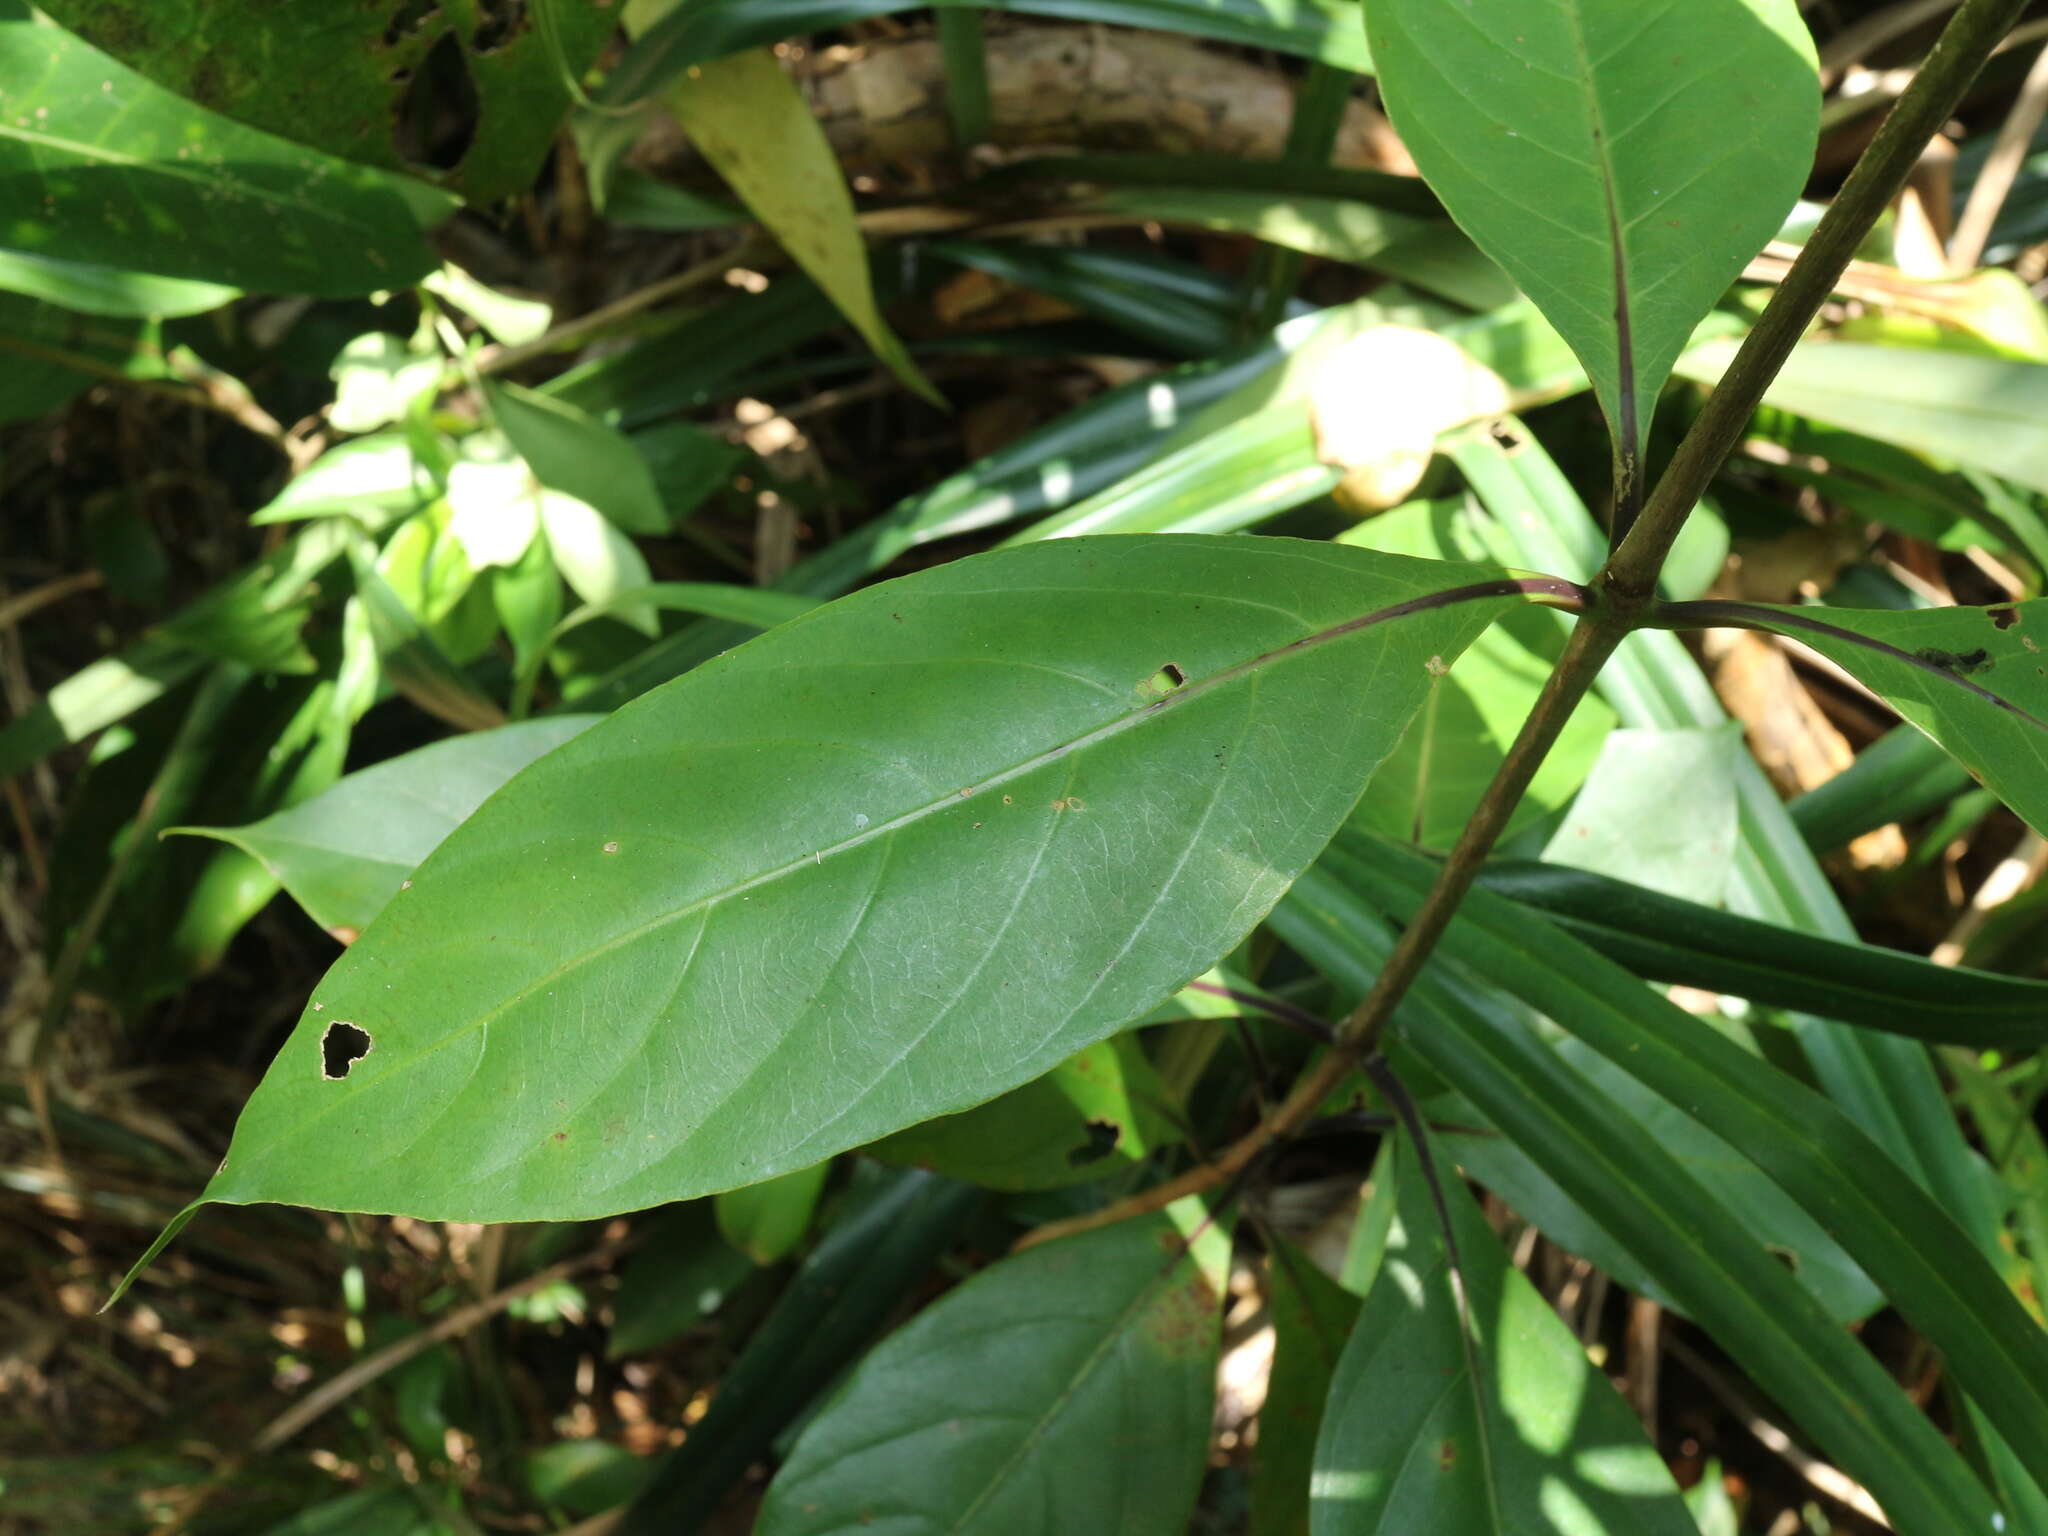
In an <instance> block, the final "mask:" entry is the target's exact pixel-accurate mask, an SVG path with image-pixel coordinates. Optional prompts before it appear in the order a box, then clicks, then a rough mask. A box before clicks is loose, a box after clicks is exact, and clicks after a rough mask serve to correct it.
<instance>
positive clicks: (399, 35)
mask: <svg viewBox="0 0 2048 1536" xmlns="http://www.w3.org/2000/svg"><path fill="white" fill-rule="evenodd" d="M440 9H441V0H403V3H402V4H400V5H399V6H397V7H396V8H395V9H393V11H392V12H391V20H390V21H388V22H386V23H385V25H384V46H385V47H386V48H395V47H397V46H398V44H399V43H400V42H401V41H403V40H404V39H405V38H408V37H410V36H412V34H413V33H415V32H417V31H419V29H420V28H421V27H423V26H425V25H426V23H427V22H428V20H429V19H431V18H432V17H433V15H434V13H435V12H436V11H438V10H440Z"/></svg>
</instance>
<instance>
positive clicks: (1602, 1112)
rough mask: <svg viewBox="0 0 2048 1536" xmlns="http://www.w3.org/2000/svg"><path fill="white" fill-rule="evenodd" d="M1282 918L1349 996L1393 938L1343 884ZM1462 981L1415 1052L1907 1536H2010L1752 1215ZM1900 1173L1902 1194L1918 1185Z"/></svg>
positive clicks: (1429, 1010)
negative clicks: (1766, 1243)
mask: <svg viewBox="0 0 2048 1536" xmlns="http://www.w3.org/2000/svg"><path fill="white" fill-rule="evenodd" d="M1305 885H1306V882H1304V886H1305ZM1280 911H1281V912H1282V913H1284V914H1286V915H1287V917H1288V918H1289V919H1290V922H1289V927H1288V930H1287V933H1286V936H1287V938H1288V941H1289V942H1290V943H1291V944H1293V945H1294V946H1295V947H1296V948H1297V949H1302V950H1303V951H1304V952H1305V953H1308V954H1309V955H1310V956H1311V958H1313V959H1314V960H1315V962H1316V964H1317V965H1318V966H1319V967H1320V968H1321V969H1323V970H1324V971H1325V972H1326V973H1327V974H1329V975H1330V976H1331V977H1332V979H1334V980H1336V981H1338V982H1339V984H1340V985H1341V986H1342V988H1343V989H1344V990H1345V991H1346V992H1348V993H1351V994H1353V995H1362V994H1363V992H1364V990H1365V988H1366V987H1367V986H1369V985H1370V984H1371V981H1372V978H1373V976H1374V975H1376V974H1377V972H1378V970H1379V967H1380V965H1381V964H1382V963H1383V961H1384V959H1385V956H1386V952H1387V951H1388V949H1390V948H1391V947H1392V944H1393V936H1392V932H1391V930H1390V929H1389V928H1388V927H1387V926H1386V925H1385V924H1384V923H1382V922H1380V921H1379V920H1378V919H1377V918H1376V917H1375V915H1374V913H1373V911H1372V909H1371V908H1370V907H1369V906H1367V904H1366V903H1365V902H1364V901H1362V900H1360V899H1359V898H1358V897H1357V896H1355V895H1354V894H1352V893H1351V892H1348V891H1345V890H1342V889H1341V888H1338V887H1337V886H1336V885H1335V883H1334V882H1330V881H1322V882H1318V883H1317V885H1316V887H1315V889H1314V890H1313V891H1310V890H1307V889H1304V888H1303V887H1297V888H1296V889H1295V890H1294V891H1292V892H1290V893H1289V895H1288V897H1287V900H1286V902H1285V903H1283V905H1282V907H1281V909H1280ZM1451 931H1452V935H1453V936H1455V935H1456V933H1457V927H1456V925H1453V928H1452V930H1451ZM1525 931H1526V930H1525ZM1592 963H1598V962H1597V961H1596V962H1592ZM1453 974H1454V973H1447V972H1446V971H1445V970H1444V969H1442V968H1439V969H1437V970H1435V971H1433V972H1432V973H1430V974H1429V975H1428V976H1427V977H1425V979H1424V980H1423V982H1422V983H1420V984H1419V985H1418V986H1417V987H1416V989H1415V991H1413V992H1412V993H1410V995H1409V999H1408V1001H1407V1003H1406V1004H1405V1005H1404V1008H1403V1013H1402V1016H1401V1035H1402V1039H1403V1040H1404V1042H1405V1043H1406V1047H1407V1049H1408V1050H1411V1051H1413V1052H1414V1053H1415V1054H1416V1055H1417V1056H1419V1057H1420V1058H1421V1059H1422V1060H1423V1061H1424V1062H1425V1063H1426V1064H1427V1065H1428V1066H1429V1067H1430V1068H1431V1069H1432V1070H1434V1071H1435V1072H1436V1073H1437V1074H1438V1075H1439V1076H1440V1077H1442V1078H1443V1079H1444V1080H1445V1081H1446V1082H1447V1083H1449V1084H1450V1085H1451V1086H1452V1087H1454V1088H1456V1089H1457V1090H1458V1091H1459V1092H1460V1093H1462V1094H1464V1095H1465V1096H1466V1097H1467V1098H1469V1099H1470V1100H1471V1101H1472V1102H1473V1103H1474V1104H1476V1105H1477V1106H1478V1107H1479V1109H1480V1110H1481V1112H1482V1113H1484V1114H1485V1115H1486V1116H1487V1117H1488V1119H1490V1120H1491V1121H1492V1122H1493V1123H1494V1124H1495V1125H1497V1126H1498V1127H1499V1128H1500V1129H1501V1131H1502V1133H1503V1134H1504V1135H1506V1136H1508V1137H1509V1138H1510V1139H1512V1140H1513V1141H1514V1143H1515V1145H1516V1146H1518V1147H1520V1148H1521V1149H1522V1150H1523V1151H1524V1152H1526V1153H1527V1154H1528V1155H1529V1157H1530V1158H1531V1159H1532V1160H1534V1161H1535V1162H1536V1163H1537V1164H1538V1165H1539V1166H1540V1167H1541V1168H1543V1170H1544V1171H1545V1172H1546V1173H1548V1174H1549V1175H1550V1176H1551V1177H1552V1178H1553V1179H1555V1180H1556V1181H1557V1183H1558V1184H1559V1186H1560V1187H1562V1188H1563V1189H1564V1190H1565V1191H1566V1192H1567V1193H1568V1194H1570V1195H1571V1196H1572V1198H1573V1199H1574V1200H1576V1201H1578V1202H1579V1203H1580V1204H1581V1205H1582V1206H1583V1207H1584V1208H1585V1209H1586V1210H1587V1211H1588V1212H1589V1213H1591V1214H1592V1215H1593V1216H1594V1218H1595V1219H1596V1220H1598V1221H1599V1222H1600V1224H1601V1225H1602V1226H1603V1227H1605V1228H1606V1229H1607V1230H1608V1231H1609V1232H1610V1233H1612V1234H1613V1235H1614V1237H1615V1238H1616V1239H1618V1240H1619V1241H1620V1242H1622V1243H1624V1244H1626V1245H1627V1247H1628V1248H1629V1251H1630V1252H1631V1253H1633V1254H1634V1255H1635V1256H1636V1258H1637V1259H1638V1261H1639V1262H1641V1263H1642V1265H1643V1266H1644V1268H1645V1269H1647V1270H1648V1271H1650V1272H1651V1273H1652V1274H1653V1275H1655V1276H1656V1278H1657V1279H1658V1281H1659V1283H1660V1284H1661V1285H1662V1286H1663V1287H1664V1288H1665V1289H1666V1290H1667V1291H1668V1292H1669V1293H1670V1294H1671V1295H1672V1296H1674V1297H1676V1298H1677V1299H1678V1300H1679V1301H1680V1302H1681V1303H1682V1304H1683V1305H1684V1307H1685V1309H1686V1311H1687V1312H1688V1313H1689V1314H1690V1315H1691V1316H1693V1317H1694V1318H1695V1319H1697V1320H1698V1321H1699V1322H1700V1323H1701V1324H1702V1325H1703V1326H1704V1327H1705V1328H1707V1329H1708V1331H1709V1332H1710V1333H1711V1334H1712V1335H1713V1337H1714V1340H1715V1342H1716V1343H1717V1344H1719V1345H1720V1346H1721V1347H1722V1348H1723V1349H1725V1350H1726V1351H1727V1352H1728V1353H1729V1354H1730V1355H1731V1356H1732V1357H1733V1358H1734V1359H1736V1360H1737V1361H1738V1362H1739V1363H1740V1364H1741V1365H1742V1366H1743V1368H1744V1369H1745V1370H1747V1371H1748V1372H1749V1374H1750V1375H1751V1376H1752V1377H1753V1378H1754V1379H1755V1380H1756V1381H1757V1382H1758V1384H1759V1385H1761V1386H1762V1387H1763V1388H1764V1389H1765V1390H1766V1391H1767V1392H1769V1393H1770V1394H1771V1396H1772V1397H1773V1398H1774V1399H1776V1401H1777V1402H1778V1404H1779V1406H1781V1407H1782V1408H1784V1409H1785V1410H1786V1411H1787V1412H1788V1413H1790V1414H1791V1415H1792V1416H1793V1417H1794V1418H1795V1419H1796V1420H1797V1422H1798V1423H1799V1424H1800V1426H1801V1427H1802V1428H1803V1429H1805V1431H1806V1432H1807V1433H1808V1434H1809V1435H1811V1436H1812V1437H1813V1440H1814V1441H1815V1443H1817V1444H1818V1445H1819V1446H1820V1447H1821V1449H1822V1450H1823V1452H1824V1453H1825V1454H1826V1455H1827V1456H1828V1457H1829V1458H1830V1459H1832V1460H1833V1461H1835V1462H1836V1464H1837V1465H1839V1466H1841V1467H1842V1468H1843V1470H1845V1471H1846V1472H1848V1473H1849V1475H1850V1476H1852V1477H1854V1478H1856V1479H1857V1480H1858V1481H1859V1482H1861V1483H1862V1484H1863V1485H1864V1486H1865V1487H1866V1488H1868V1489H1870V1491H1871V1492H1872V1494H1873V1495H1875V1496H1876V1498H1877V1499H1878V1501H1879V1502H1880V1503H1881V1504H1882V1505H1883V1506H1884V1508H1885V1511H1886V1513H1887V1514H1888V1515H1889V1516H1890V1517H1891V1519H1892V1521H1893V1523H1894V1524H1895V1525H1897V1527H1898V1528H1899V1529H1900V1530H1902V1531H1914V1532H1922V1531H1924V1532H1927V1533H1929V1536H1949V1533H1954V1536H1979V1533H1982V1532H1984V1531H1990V1530H1997V1529H1998V1528H1999V1527H1998V1526H1996V1525H1995V1524H1994V1523H1993V1519H1994V1507H1993V1505H1992V1503H1991V1501H1990V1499H1989V1497H1988V1496H1987V1495H1986V1493H1985V1491H1984V1489H1983V1487H1982V1486H1981V1485H1980V1484H1979V1483H1978V1481H1977V1479H1976V1477H1975V1476H1974V1474H1973V1473H1972V1472H1971V1470H1970V1468H1969V1466H1968V1465H1967V1464H1966V1463H1965V1462H1964V1461H1963V1459H1962V1458H1961V1457H1960V1456H1959V1455H1957V1454H1956V1452H1955V1450H1954V1449H1953V1447H1951V1446H1950V1445H1949V1444H1948V1442H1947V1441H1946V1440H1944V1439H1943V1438H1942V1436H1941V1434H1940V1433H1939V1432H1938V1431H1937V1430H1936V1429H1935V1428H1934V1426H1933V1424H1932V1423H1931V1422H1930V1421H1929V1420H1928V1419H1927V1418H1926V1417H1925V1416H1924V1415H1923V1414H1922V1413H1921V1412H1920V1411H1919V1409H1918V1408H1916V1407H1915V1406H1914V1405H1913V1404H1912V1403H1911V1402H1910V1401H1909V1400H1908V1399H1907V1398H1906V1396H1905V1394H1904V1393H1903V1392H1902V1391H1900V1390H1899V1387H1898V1384H1897V1382H1895V1381H1893V1380H1892V1378H1891V1377H1890V1376H1889V1375H1888V1374H1887V1373H1886V1372H1885V1370H1884V1368H1883V1367H1882V1366H1881V1365H1879V1364H1878V1362H1877V1361H1876V1360H1875V1359H1874V1358H1872V1356H1871V1355H1870V1354H1869V1353H1868V1352H1867V1351H1866V1350H1865V1349H1864V1348H1863V1346H1862V1345H1861V1344H1860V1343H1858V1342H1857V1341H1856V1340H1855V1339H1854V1338H1853V1337H1851V1336H1850V1335H1849V1334H1848V1333H1847V1332H1845V1331H1843V1330H1841V1329H1838V1328H1837V1327H1835V1325H1834V1324H1833V1322H1832V1321H1831V1320H1830V1319H1829V1318H1828V1316H1827V1314H1826V1313H1825V1312H1824V1311H1822V1310H1821V1308H1820V1306H1819V1304H1818V1303H1817V1302H1815V1301H1814V1300H1813V1299H1812V1298H1811V1297H1810V1296H1808V1295H1807V1293H1806V1292H1805V1291H1804V1290H1802V1289H1801V1288H1800V1286H1799V1284H1798V1282H1797V1281H1796V1280H1794V1279H1793V1278H1792V1277H1791V1276H1790V1275H1789V1274H1787V1273H1786V1272H1785V1268H1784V1266H1783V1265H1782V1264H1781V1263H1780V1262H1779V1261H1778V1260H1777V1259H1776V1258H1775V1257H1774V1256H1772V1255H1771V1254H1770V1253H1769V1252H1768V1251H1766V1250H1765V1248H1764V1247H1763V1246H1762V1245H1761V1244H1760V1243H1759V1242H1758V1241H1757V1240H1756V1238H1755V1236H1754V1235H1753V1234H1752V1233H1751V1232H1750V1230H1749V1229H1748V1226H1747V1225H1746V1224H1745V1222H1744V1221H1743V1219H1742V1217H1741V1216H1740V1215H1739V1214H1738V1213H1736V1212H1735V1211H1733V1210H1731V1209H1730V1208H1729V1207H1728V1205H1727V1204H1726V1203H1725V1202H1724V1201H1723V1200H1722V1199H1721V1198H1720V1196H1719V1195H1718V1194H1716V1193H1715V1192H1714V1191H1713V1190H1711V1189H1710V1188H1709V1187H1708V1186H1707V1185H1706V1184H1705V1183H1704V1182H1702V1181H1701V1180H1699V1179H1697V1178H1695V1177H1693V1176H1691V1175H1690V1174H1688V1173H1686V1172H1685V1171H1684V1169H1682V1168H1681V1167H1679V1166H1678V1164H1677V1163H1675V1162H1674V1161H1673V1159H1672V1157H1671V1155H1670V1153H1669V1152H1668V1151H1666V1150H1665V1148H1664V1147H1663V1146H1662V1144H1661V1143H1659V1142H1658V1140H1657V1139H1656V1137H1655V1136H1653V1135H1651V1134H1650V1133H1649V1132H1647V1131H1646V1130H1644V1129H1643V1127H1642V1126H1640V1125H1639V1124H1637V1123H1636V1122H1635V1121H1634V1120H1632V1119H1631V1118H1630V1117H1629V1116H1628V1115H1627V1114H1626V1113H1625V1112H1624V1111H1622V1110H1621V1109H1620V1107H1619V1106H1617V1105H1616V1104H1615V1103H1614V1102H1613V1101H1612V1100H1611V1099H1609V1098H1607V1097H1606V1096H1605V1095H1604V1094H1602V1093H1601V1092H1600V1091H1599V1090H1598V1089H1597V1088H1595V1087H1594V1086H1593V1085H1592V1084H1591V1083H1590V1082H1588V1081H1587V1080H1586V1079H1585V1078H1584V1077H1583V1076H1581V1075H1579V1074H1578V1073H1576V1072H1574V1071H1573V1070H1572V1068H1571V1066H1570V1064H1569V1063H1568V1062H1566V1061H1565V1060H1564V1059H1562V1058H1561V1057H1560V1056H1559V1055H1558V1054H1557V1052H1555V1051H1554V1050H1552V1049H1551V1048H1550V1047H1549V1046H1548V1045H1546V1044H1545V1043H1544V1042H1543V1041H1541V1040H1540V1039H1538V1038H1537V1037H1536V1036H1535V1035H1534V1034H1533V1033H1532V1032H1530V1031H1529V1030H1527V1029H1523V1028H1521V1027H1520V1026H1519V1025H1516V1024H1514V1023H1511V1022H1508V1021H1505V1020H1503V1019H1500V1018H1498V1017H1496V1016H1495V1014H1494V1013H1493V1011H1492V1010H1490V1009H1489V1008H1487V1007H1486V1006H1485V1005H1484V1000H1483V999H1474V998H1472V997H1471V996H1469V995H1468V993H1467V992H1466V990H1465V989H1464V988H1462V987H1456V986H1453V985H1450V984H1449V982H1450V981H1451V979H1452V975H1453ZM1630 985H1632V986H1633V985H1635V984H1634V983H1630ZM1894 1178H1895V1181H1896V1182H1895V1185H1894V1186H1893V1187H1896V1185H1897V1184H1903V1183H1904V1182H1905V1180H1903V1179H1900V1178H1897V1176H1896V1175H1894ZM1952 1242H1953V1240H1952ZM1953 1252H1954V1248H1953V1246H1952V1247H1951V1248H1948V1249H1943V1250H1938V1251H1936V1252H1934V1253H1933V1254H1931V1255H1929V1257H1928V1262H1937V1263H1938V1262H1941V1261H1942V1260H1944V1259H1946V1258H1948V1257H1950V1256H1951V1254H1952V1253H1953ZM2009 1301H2010V1298H2009V1297H2008V1302H2009Z"/></svg>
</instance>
